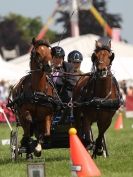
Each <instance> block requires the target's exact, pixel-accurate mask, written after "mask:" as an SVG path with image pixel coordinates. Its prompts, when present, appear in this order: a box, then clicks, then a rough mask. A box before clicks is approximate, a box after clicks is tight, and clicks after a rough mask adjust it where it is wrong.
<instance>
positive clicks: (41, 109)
mask: <svg viewBox="0 0 133 177" xmlns="http://www.w3.org/2000/svg"><path fill="white" fill-rule="evenodd" d="M32 43H33V49H32V52H31V61H30V69H31V72H30V74H29V75H27V76H24V77H23V78H22V79H21V80H20V82H19V83H18V84H17V85H16V86H15V87H14V88H13V90H12V98H13V101H9V103H8V106H10V107H11V108H12V109H13V110H14V112H15V114H16V118H17V123H18V124H19V123H20V124H21V126H22V128H23V130H24V135H23V138H22V140H21V146H20V147H19V146H18V135H17V133H18V132H17V131H13V132H11V154H12V159H17V158H18V155H19V154H23V153H26V158H27V159H30V158H33V155H32V153H33V152H34V155H35V156H37V157H39V156H40V155H41V151H42V149H47V148H63V147H69V138H68V130H69V128H70V127H76V128H77V131H78V136H79V137H80V139H81V141H82V142H83V144H84V145H85V147H86V148H87V149H88V150H89V151H92V157H95V158H96V156H97V155H104V156H105V157H106V156H108V151H107V147H106V142H105V137H104V133H105V131H106V130H107V129H108V128H109V126H110V124H111V121H112V117H113V115H114V114H115V111H116V110H117V109H118V108H119V107H120V105H121V94H120V92H119V87H118V84H117V81H116V79H115V77H114V76H113V75H112V73H111V70H110V69H111V64H112V61H113V58H114V54H113V53H112V51H111V43H110V40H108V41H107V40H102V41H97V43H96V49H95V52H94V53H93V55H92V63H93V70H92V72H91V73H87V74H84V75H83V76H81V78H80V79H79V81H78V82H77V83H76V86H75V87H74V90H73V98H72V100H71V101H70V102H69V103H68V104H66V103H63V102H62V101H61V100H60V98H59V96H58V93H57V91H56V88H55V87H54V85H53V83H52V82H51V79H50V76H51V67H50V66H51V63H50V61H51V55H50V45H49V43H47V42H43V41H36V40H35V39H34V40H33V41H32ZM69 74H70V73H69ZM68 108H69V110H70V111H69V114H66V117H65V119H63V120H62V113H64V112H66V110H68ZM89 114H90V116H89ZM99 116H100V118H98V117H99ZM93 122H97V125H98V137H97V139H96V140H94V138H93V132H92V128H91V126H92V124H93ZM33 134H34V135H35V138H36V139H35V140H33V139H32V138H31V137H32V136H33ZM23 145H24V146H23ZM24 147H26V148H24Z"/></svg>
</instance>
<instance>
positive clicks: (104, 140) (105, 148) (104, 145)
mask: <svg viewBox="0 0 133 177" xmlns="http://www.w3.org/2000/svg"><path fill="white" fill-rule="evenodd" d="M103 156H104V157H105V158H106V157H108V156H109V153H108V149H107V145H106V139H105V136H104V137H103Z"/></svg>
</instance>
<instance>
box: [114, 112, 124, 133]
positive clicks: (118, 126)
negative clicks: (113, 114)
mask: <svg viewBox="0 0 133 177" xmlns="http://www.w3.org/2000/svg"><path fill="white" fill-rule="evenodd" d="M114 128H115V130H120V129H122V128H123V118H122V113H121V112H120V113H119V114H118V117H117V119H116V122H115V125H114Z"/></svg>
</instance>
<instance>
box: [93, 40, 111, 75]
mask: <svg viewBox="0 0 133 177" xmlns="http://www.w3.org/2000/svg"><path fill="white" fill-rule="evenodd" d="M91 59H92V62H93V67H94V68H93V69H94V71H96V72H97V74H98V75H99V76H100V77H106V76H107V75H108V73H109V71H110V67H111V64H112V61H113V59H114V53H112V51H111V40H110V39H108V38H106V37H103V38H100V39H99V40H98V41H96V48H95V50H94V53H93V54H92V57H91Z"/></svg>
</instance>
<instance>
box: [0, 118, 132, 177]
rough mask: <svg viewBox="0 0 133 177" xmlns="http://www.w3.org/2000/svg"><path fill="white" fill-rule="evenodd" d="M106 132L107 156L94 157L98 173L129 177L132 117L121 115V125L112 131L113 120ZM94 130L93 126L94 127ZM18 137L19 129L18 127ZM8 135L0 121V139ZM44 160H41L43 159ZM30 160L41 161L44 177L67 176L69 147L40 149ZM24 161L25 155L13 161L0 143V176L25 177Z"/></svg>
mask: <svg viewBox="0 0 133 177" xmlns="http://www.w3.org/2000/svg"><path fill="white" fill-rule="evenodd" d="M115 120H116V118H114V119H113V122H112V124H111V126H110V128H109V129H108V130H107V132H106V141H107V146H108V151H109V155H110V156H109V157H108V158H106V159H105V158H103V157H98V158H97V159H96V160H94V161H95V163H96V164H97V166H98V168H99V169H100V171H101V173H102V177H133V129H132V128H131V125H132V124H133V119H125V118H124V128H123V129H121V130H119V131H115V130H114V122H115ZM94 129H96V127H95V126H94ZM19 132H20V136H21V133H22V131H21V130H19ZM9 136H10V130H9V128H8V125H7V124H0V139H6V138H9ZM44 159H45V160H44ZM34 161H38V162H39V161H41V162H44V161H45V170H46V176H47V177H70V176H71V171H70V169H71V165H70V156H69V149H49V150H43V154H42V157H41V159H39V160H37V159H34ZM28 163H29V162H27V161H26V160H25V154H24V156H23V157H22V158H21V157H20V158H19V160H18V161H17V162H12V161H11V159H10V147H9V145H5V146H3V145H0V177H27V164H28Z"/></svg>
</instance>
